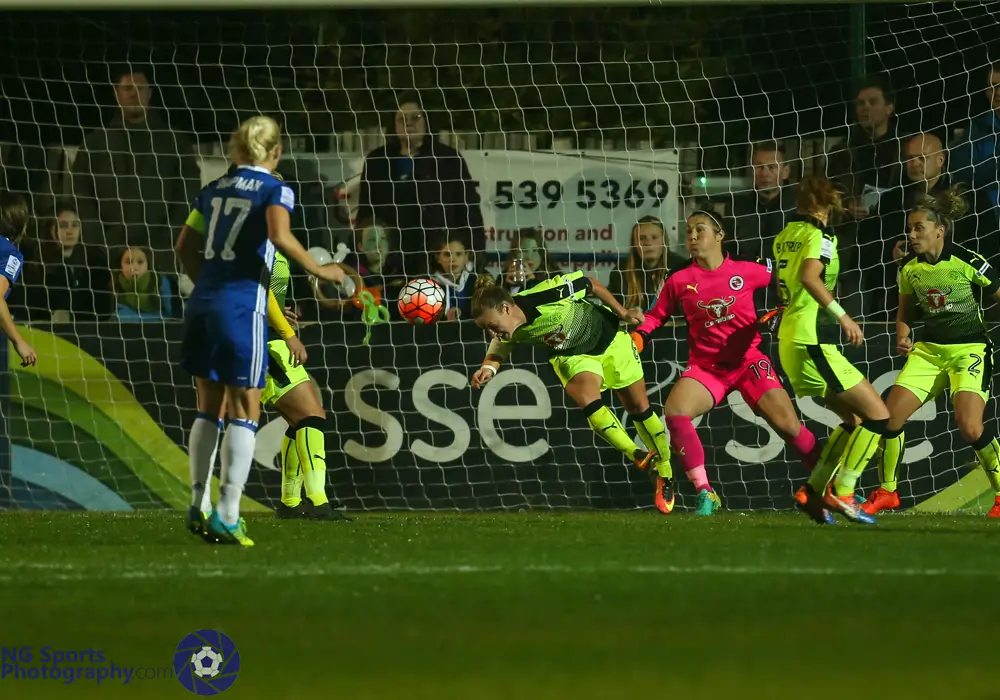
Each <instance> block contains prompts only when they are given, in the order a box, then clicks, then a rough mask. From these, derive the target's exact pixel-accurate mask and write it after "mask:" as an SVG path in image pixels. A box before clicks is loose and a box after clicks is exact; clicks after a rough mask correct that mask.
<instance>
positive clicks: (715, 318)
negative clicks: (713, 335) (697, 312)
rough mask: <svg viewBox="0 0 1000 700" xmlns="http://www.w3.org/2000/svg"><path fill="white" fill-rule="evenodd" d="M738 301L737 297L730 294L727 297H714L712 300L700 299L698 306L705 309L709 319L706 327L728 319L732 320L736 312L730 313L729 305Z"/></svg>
mask: <svg viewBox="0 0 1000 700" xmlns="http://www.w3.org/2000/svg"><path fill="white" fill-rule="evenodd" d="M735 303H736V297H733V296H729V297H726V298H725V299H712V300H711V301H708V302H705V301H699V302H698V308H699V309H704V310H705V313H707V314H708V318H709V320H708V321H706V322H705V328H711V327H712V326H717V325H718V324H720V323H725V322H726V321H732V320H733V319H734V318H736V314H731V313H729V307H730V306H732V305H733V304H735Z"/></svg>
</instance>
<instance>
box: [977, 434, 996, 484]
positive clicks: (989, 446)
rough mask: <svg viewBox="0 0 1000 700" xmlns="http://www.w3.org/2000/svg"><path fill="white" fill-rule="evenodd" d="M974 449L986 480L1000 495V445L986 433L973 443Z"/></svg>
mask: <svg viewBox="0 0 1000 700" xmlns="http://www.w3.org/2000/svg"><path fill="white" fill-rule="evenodd" d="M972 449H974V450H975V451H976V457H978V458H979V464H980V466H981V467H982V468H983V471H984V472H986V478H987V479H989V480H990V486H992V487H993V490H994V491H995V492H996V493H998V494H1000V443H998V442H997V439H996V438H995V437H990V436H989V435H987V434H986V432H985V431H984V432H983V434H982V436H981V437H980V438H979V439H978V440H976V441H975V442H974V443H972Z"/></svg>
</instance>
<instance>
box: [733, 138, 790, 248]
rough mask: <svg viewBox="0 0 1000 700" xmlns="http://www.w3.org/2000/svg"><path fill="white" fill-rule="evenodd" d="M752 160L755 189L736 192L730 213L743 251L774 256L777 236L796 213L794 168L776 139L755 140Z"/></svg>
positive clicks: (737, 243)
mask: <svg viewBox="0 0 1000 700" xmlns="http://www.w3.org/2000/svg"><path fill="white" fill-rule="evenodd" d="M751 164H752V166H753V190H752V191H748V192H738V193H736V194H734V195H733V197H732V199H731V201H730V203H729V207H728V209H729V212H728V214H729V217H730V218H731V219H733V223H734V225H735V230H734V232H733V237H734V239H735V241H736V248H737V252H738V253H739V255H741V256H749V257H754V258H760V257H765V258H770V257H773V255H774V253H773V252H772V250H771V248H772V246H773V245H774V239H775V238H777V236H778V234H779V233H781V231H782V230H783V229H784V228H785V224H786V223H788V217H789V216H790V215H792V214H794V213H795V201H796V193H795V188H794V187H792V186H790V185H789V184H788V176H789V175H790V172H791V169H790V168H789V167H788V164H787V163H786V162H785V153H784V151H783V150H782V147H781V145H780V144H779V143H777V142H776V141H766V142H762V143H756V144H754V146H753V153H752V154H751Z"/></svg>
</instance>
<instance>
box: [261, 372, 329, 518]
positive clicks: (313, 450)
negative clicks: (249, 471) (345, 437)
mask: <svg viewBox="0 0 1000 700" xmlns="http://www.w3.org/2000/svg"><path fill="white" fill-rule="evenodd" d="M275 408H276V409H277V410H278V413H280V414H281V416H282V418H284V419H285V422H286V423H288V425H289V428H288V430H287V431H285V439H284V441H283V443H282V446H281V455H282V459H281V475H282V504H281V506H279V509H280V508H282V506H284V509H285V510H286V511H288V512H286V513H284V515H283V517H305V518H310V519H313V520H347V518H346V517H345V516H344V515H343V514H342V513H341V512H340V511H337V510H334V509H333V508H332V507H331V506H330V500H329V498H327V495H326V443H325V436H324V433H323V428H324V426H325V424H326V411H324V410H323V405H322V403H321V402H320V396H319V391H318V389H317V388H316V385H315V384H314V383H313V382H312V381H311V380H310V381H308V382H303V383H302V384H299V385H298V386H296V387H294V388H293V389H292V390H291V391H289V392H288V393H287V394H285V395H284V396H282V397H281V398H280V399H279V400H278V402H277V404H275ZM303 485H305V489H306V499H305V501H304V502H302V506H303V507H297V506H298V504H299V501H300V498H301V488H302V486H303ZM286 491H288V493H287V494H286ZM286 496H288V498H286ZM289 506H290V507H289ZM279 514H281V510H279Z"/></svg>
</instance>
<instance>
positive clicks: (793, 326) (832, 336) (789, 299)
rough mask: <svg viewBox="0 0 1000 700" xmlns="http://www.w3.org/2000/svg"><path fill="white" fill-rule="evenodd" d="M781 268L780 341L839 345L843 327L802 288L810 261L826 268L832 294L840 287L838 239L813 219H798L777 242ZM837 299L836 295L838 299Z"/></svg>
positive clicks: (827, 282)
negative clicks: (783, 308) (781, 311)
mask: <svg viewBox="0 0 1000 700" xmlns="http://www.w3.org/2000/svg"><path fill="white" fill-rule="evenodd" d="M774 259H775V262H776V263H777V265H778V293H779V294H780V296H781V303H782V304H783V305H784V307H785V310H784V312H783V313H782V315H781V325H780V326H779V327H778V340H779V341H784V342H790V343H799V344H802V345H817V344H828V343H837V342H839V341H840V325H839V324H838V323H837V320H836V319H835V318H833V317H832V316H831V315H830V314H829V313H827V312H826V311H825V310H823V309H820V306H819V302H817V301H816V300H815V299H813V296H812V295H811V294H810V293H809V291H808V290H807V289H806V288H805V287H804V286H803V285H802V266H803V265H804V264H805V261H806V260H819V261H820V262H821V263H822V264H823V272H822V275H821V276H822V279H823V284H824V285H825V286H826V288H827V290H829V292H830V293H831V294H834V290H835V289H836V287H837V276H838V275H839V274H840V256H839V255H838V254H837V237H836V236H835V235H833V233H831V232H830V230H829V229H828V228H827V227H825V226H824V225H823V224H822V223H820V222H819V221H818V220H816V219H814V218H813V217H811V216H802V215H799V216H796V217H795V218H793V219H792V220H791V221H790V222H789V224H788V225H787V226H785V228H784V230H783V231H782V232H781V233H779V234H778V237H777V238H776V239H775V241H774ZM834 296H836V295H834Z"/></svg>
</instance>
